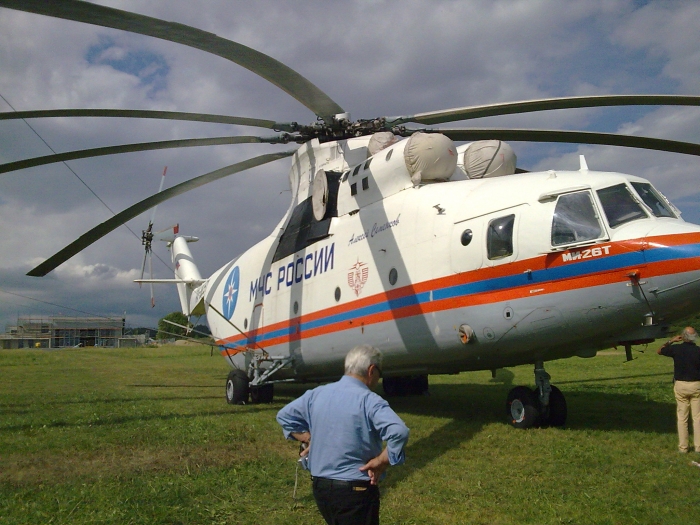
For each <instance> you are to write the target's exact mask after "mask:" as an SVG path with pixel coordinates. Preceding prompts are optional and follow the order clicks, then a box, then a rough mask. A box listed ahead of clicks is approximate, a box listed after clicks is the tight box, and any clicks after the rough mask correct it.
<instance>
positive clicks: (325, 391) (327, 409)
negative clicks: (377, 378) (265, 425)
mask: <svg viewBox="0 0 700 525" xmlns="http://www.w3.org/2000/svg"><path fill="white" fill-rule="evenodd" d="M277 422H278V423H279V424H280V425H282V429H283V430H284V437H285V438H287V439H293V438H292V437H291V433H292V432H307V431H308V432H309V433H310V434H311V449H310V451H309V456H308V467H309V470H310V471H311V475H312V476H314V477H322V478H330V479H340V480H346V481H352V480H362V481H367V480H368V479H369V476H368V475H367V474H366V473H365V472H361V471H360V470H359V469H360V467H362V466H363V465H364V464H365V463H367V462H368V461H369V460H370V459H372V458H374V457H376V456H378V455H379V454H381V452H382V442H384V441H386V447H387V452H388V454H389V463H390V464H391V465H398V464H401V463H403V462H404V459H405V457H404V446H405V445H406V442H407V441H408V427H406V425H405V424H404V422H403V421H401V418H399V416H397V415H396V413H395V412H394V411H393V410H392V409H391V408H390V407H389V403H387V402H386V401H385V400H384V399H382V397H381V396H379V395H377V394H375V393H374V392H372V391H371V390H370V389H369V388H368V387H367V385H365V384H364V383H363V382H362V381H360V380H358V379H356V378H354V377H351V376H343V377H342V378H341V379H340V381H338V382H336V383H331V384H328V385H323V386H319V387H317V388H314V389H313V390H308V391H307V392H306V393H304V395H303V396H301V397H300V398H298V399H296V400H294V401H292V402H291V403H289V404H288V405H287V406H285V407H284V408H283V409H282V410H280V411H279V413H278V414H277Z"/></svg>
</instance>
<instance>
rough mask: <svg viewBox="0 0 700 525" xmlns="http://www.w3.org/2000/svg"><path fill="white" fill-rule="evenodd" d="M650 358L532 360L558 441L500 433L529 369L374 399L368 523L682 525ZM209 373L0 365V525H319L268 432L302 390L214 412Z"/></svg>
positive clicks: (661, 376) (219, 377)
mask: <svg viewBox="0 0 700 525" xmlns="http://www.w3.org/2000/svg"><path fill="white" fill-rule="evenodd" d="M655 349H656V347H655V346H654V347H653V348H652V347H650V348H648V349H646V351H645V352H644V353H640V352H635V357H636V359H635V360H634V361H631V362H629V363H624V354H623V352H607V353H605V355H599V356H598V357H596V358H594V359H587V360H584V359H578V358H574V359H569V360H564V361H559V362H552V363H548V364H547V371H548V372H549V373H550V374H551V375H552V378H553V383H554V384H556V385H558V386H559V387H560V388H561V390H562V391H563V392H564V394H565V395H566V398H567V402H568V405H569V420H568V423H567V427H566V428H564V429H536V430H528V431H521V430H515V429H513V428H511V427H510V426H509V425H508V424H507V423H506V419H505V398H506V394H507V392H508V390H509V389H510V388H511V386H512V385H517V384H526V385H532V384H533V381H534V379H533V374H532V368H531V367H530V366H527V367H518V368H514V369H510V370H506V371H501V372H499V374H498V376H497V377H496V380H495V381H494V380H492V379H491V374H490V372H473V373H465V374H460V375H458V376H442V377H431V387H430V391H431V395H430V396H427V397H420V398H401V399H394V400H392V401H391V403H392V406H393V407H394V408H395V410H396V411H397V412H398V413H399V414H400V415H401V417H402V418H403V419H404V420H405V421H406V423H407V424H408V426H409V427H410V428H411V439H410V442H409V445H408V448H407V451H406V457H407V460H406V464H405V465H404V466H401V467H396V468H394V469H391V470H390V472H389V475H388V477H387V479H386V480H385V481H384V482H383V484H382V523H384V524H390V523H408V524H413V523H415V524H444V523H483V524H526V523H527V524H550V523H551V524H555V523H556V524H559V523H572V524H586V523H595V524H613V523H619V524H631V523H645V524H651V523H654V524H656V523H664V524H667V523H668V524H673V523H677V524H682V525H687V524H689V523H697V522H698V509H699V508H700V491H698V483H699V482H700V468H697V467H695V466H692V465H691V464H690V462H691V460H698V461H700V457H695V456H696V454H685V455H683V454H679V453H678V452H677V451H676V449H677V441H676V428H675V401H674V400H673V394H672V385H671V377H672V361H671V360H670V359H668V358H664V357H660V356H657V355H656V353H655V351H654V350H655ZM227 373H228V368H227V365H226V363H225V362H224V360H223V359H221V358H220V357H219V356H218V355H216V353H215V355H214V356H213V357H211V356H210V350H209V348H208V347H179V346H178V347H165V348H157V349H153V348H144V349H122V350H106V349H70V350H60V351H39V350H29V351H25V350H8V351H0V524H3V525H4V524H10V523H12V524H14V523H27V524H29V523H31V524H40V523H59V524H60V523H110V524H127V523H139V524H140V523H143V524H160V523H163V524H165V523H168V524H194V523H202V524H204V523H206V524H234V523H246V524H265V523H290V524H292V523H293V524H295V525H298V524H300V523H301V524H304V525H310V524H320V523H322V520H321V518H320V515H319V514H318V512H317V510H316V508H315V504H314V502H313V497H312V496H311V491H310V484H309V480H308V477H307V476H306V475H304V474H302V473H300V474H299V487H298V490H297V495H296V500H295V499H293V497H292V494H293V489H294V481H295V457H296V450H297V447H296V446H295V445H294V444H293V443H290V442H285V441H284V440H283V438H282V433H281V431H280V429H279V427H278V426H277V424H276V422H275V414H276V412H277V410H279V408H280V407H281V406H282V405H283V404H284V403H286V402H288V401H289V400H291V399H292V398H294V397H296V396H298V395H300V394H301V393H302V392H303V391H304V390H305V387H304V386H297V385H283V386H277V387H276V392H275V402H274V403H273V404H271V405H248V406H229V405H227V404H226V403H225V401H224V380H225V378H226V375H227ZM380 390H381V389H380ZM697 456H700V455H697Z"/></svg>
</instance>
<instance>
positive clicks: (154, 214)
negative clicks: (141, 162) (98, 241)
mask: <svg viewBox="0 0 700 525" xmlns="http://www.w3.org/2000/svg"><path fill="white" fill-rule="evenodd" d="M167 171H168V167H167V166H166V167H165V168H163V175H162V176H161V177H160V186H159V187H158V193H160V192H161V191H163V184H165V173H166V172H167ZM157 209H158V206H153V211H152V212H151V220H150V221H149V222H148V225H149V227H152V226H153V223H154V222H155V221H156V210H157ZM141 279H143V276H141ZM151 279H153V276H152V275H151Z"/></svg>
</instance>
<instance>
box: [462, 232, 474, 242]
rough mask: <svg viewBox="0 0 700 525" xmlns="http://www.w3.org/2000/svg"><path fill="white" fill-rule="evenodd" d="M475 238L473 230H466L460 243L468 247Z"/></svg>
mask: <svg viewBox="0 0 700 525" xmlns="http://www.w3.org/2000/svg"><path fill="white" fill-rule="evenodd" d="M473 237H474V234H473V233H472V231H471V230H464V231H463V232H462V236H461V237H460V238H459V241H460V242H461V243H462V246H468V245H469V243H470V242H472V238H473Z"/></svg>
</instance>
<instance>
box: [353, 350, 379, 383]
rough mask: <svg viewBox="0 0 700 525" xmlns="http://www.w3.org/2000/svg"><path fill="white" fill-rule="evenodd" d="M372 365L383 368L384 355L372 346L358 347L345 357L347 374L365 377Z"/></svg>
mask: <svg viewBox="0 0 700 525" xmlns="http://www.w3.org/2000/svg"><path fill="white" fill-rule="evenodd" d="M371 365H375V366H378V367H379V368H380V369H381V367H382V353H381V352H380V351H379V350H377V349H376V348H375V347H373V346H371V345H358V346H356V347H355V348H353V349H352V350H350V351H349V352H348V355H346V356H345V374H346V375H348V374H353V375H357V376H364V375H365V374H366V373H367V370H369V367H370V366H371Z"/></svg>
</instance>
